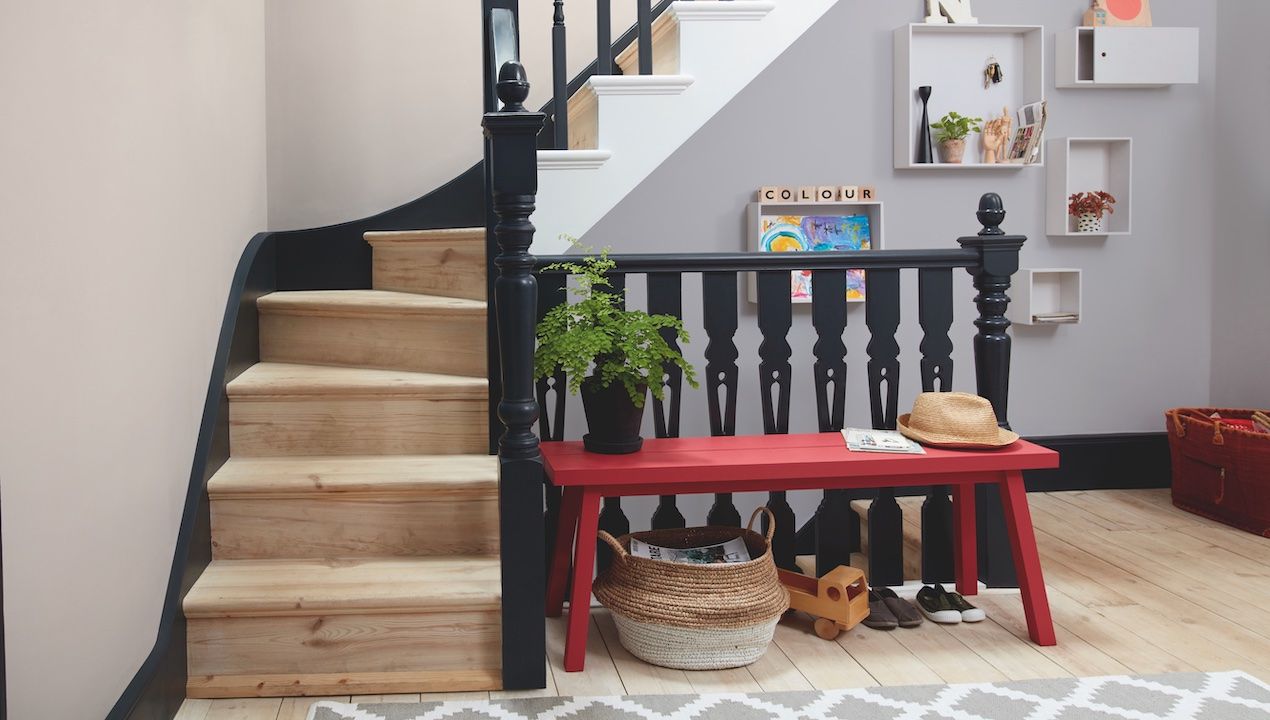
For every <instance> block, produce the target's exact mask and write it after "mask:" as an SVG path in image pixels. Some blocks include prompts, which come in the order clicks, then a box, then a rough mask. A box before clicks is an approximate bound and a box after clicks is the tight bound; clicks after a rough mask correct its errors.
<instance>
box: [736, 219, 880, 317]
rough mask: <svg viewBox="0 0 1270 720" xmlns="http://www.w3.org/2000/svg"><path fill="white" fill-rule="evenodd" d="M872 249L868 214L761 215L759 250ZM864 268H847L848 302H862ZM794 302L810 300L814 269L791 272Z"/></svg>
mask: <svg viewBox="0 0 1270 720" xmlns="http://www.w3.org/2000/svg"><path fill="white" fill-rule="evenodd" d="M872 249H873V236H872V227H871V223H870V221H869V216H868V215H770V216H766V215H765V216H763V217H762V218H761V219H760V227H759V242H758V251H759V252H847V251H860V250H872ZM864 295H865V288H864V271H863V270H848V271H847V302H863V301H864ZM789 297H790V300H791V302H795V303H809V302H811V271H810V270H795V271H793V272H791V273H790V278H789Z"/></svg>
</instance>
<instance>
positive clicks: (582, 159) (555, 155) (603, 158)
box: [538, 150, 613, 170]
mask: <svg viewBox="0 0 1270 720" xmlns="http://www.w3.org/2000/svg"><path fill="white" fill-rule="evenodd" d="M611 157H613V153H611V152H609V151H608V150H539V151H538V169H539V170H594V169H595V168H598V167H600V166H601V165H603V164H604V163H606V162H608V159H609V158H611Z"/></svg>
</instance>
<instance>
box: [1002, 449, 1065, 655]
mask: <svg viewBox="0 0 1270 720" xmlns="http://www.w3.org/2000/svg"><path fill="white" fill-rule="evenodd" d="M1001 504H1002V505H1003V506H1004V509H1005V527H1006V531H1007V532H1008V533H1009V535H1010V547H1011V549H1012V550H1013V551H1014V567H1015V571H1016V572H1017V573H1018V576H1019V593H1020V595H1022V596H1023V615H1024V616H1025V617H1026V618H1027V633H1028V635H1030V636H1031V638H1032V642H1034V643H1036V644H1037V645H1056V644H1058V640H1057V639H1056V638H1055V637H1054V620H1053V618H1051V617H1050V604H1049V598H1048V597H1047V596H1046V594H1045V578H1043V577H1042V576H1041V558H1040V555H1039V554H1038V553H1037V551H1036V533H1035V531H1034V530H1033V529H1032V513H1031V512H1030V511H1029V510H1028V507H1027V488H1025V487H1024V486H1023V473H1021V472H1018V471H1013V472H1007V473H1006V474H1005V478H1004V479H1003V480H1002V481H1001Z"/></svg>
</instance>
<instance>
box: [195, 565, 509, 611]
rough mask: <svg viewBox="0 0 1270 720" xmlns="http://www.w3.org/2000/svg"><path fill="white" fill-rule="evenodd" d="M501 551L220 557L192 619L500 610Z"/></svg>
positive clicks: (206, 575) (202, 582) (203, 582)
mask: <svg viewBox="0 0 1270 720" xmlns="http://www.w3.org/2000/svg"><path fill="white" fill-rule="evenodd" d="M499 588H500V585H499V569H498V558H497V557H480V556H474V557H419V558H372V559H365V560H360V559H358V560H216V561H213V562H212V563H211V564H210V565H208V566H207V569H206V570H205V571H204V572H203V575H202V576H201V577H199V579H198V581H197V582H195V583H194V587H192V588H190V592H189V594H187V595H186V596H185V601H184V609H185V616H186V617H188V618H214V617H261V616H283V615H316V614H346V613H358V614H373V613H377V612H379V613H382V612H393V613H402V612H417V613H428V612H442V611H449V610H458V611H473V610H490V609H497V608H498V607H499V603H500V595H501V593H500V590H499Z"/></svg>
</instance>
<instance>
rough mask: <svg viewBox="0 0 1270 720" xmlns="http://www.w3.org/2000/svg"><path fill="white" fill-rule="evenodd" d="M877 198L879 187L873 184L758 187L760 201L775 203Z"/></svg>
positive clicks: (870, 200) (852, 200)
mask: <svg viewBox="0 0 1270 720" xmlns="http://www.w3.org/2000/svg"><path fill="white" fill-rule="evenodd" d="M877 199H878V191H877V188H875V187H873V186H872V185H803V186H800V187H783V186H779V185H764V186H763V187H761V188H759V189H758V201H759V202H760V203H768V204H773V205H780V204H793V203H851V202H873V201H875V200H877Z"/></svg>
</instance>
